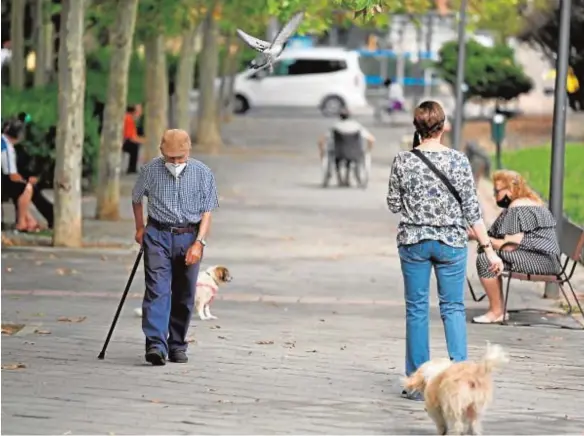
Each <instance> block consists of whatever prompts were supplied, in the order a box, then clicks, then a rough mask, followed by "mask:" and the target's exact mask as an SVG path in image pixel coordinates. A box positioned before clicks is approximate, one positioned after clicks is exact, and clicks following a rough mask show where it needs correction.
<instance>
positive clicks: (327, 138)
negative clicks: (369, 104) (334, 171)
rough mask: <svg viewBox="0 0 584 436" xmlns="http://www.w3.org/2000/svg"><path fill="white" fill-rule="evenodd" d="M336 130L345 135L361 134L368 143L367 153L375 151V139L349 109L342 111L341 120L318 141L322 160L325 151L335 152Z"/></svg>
mask: <svg viewBox="0 0 584 436" xmlns="http://www.w3.org/2000/svg"><path fill="white" fill-rule="evenodd" d="M335 130H336V131H338V132H339V133H345V134H351V133H356V132H359V133H360V134H361V138H362V139H363V140H364V141H366V142H367V147H366V148H364V150H365V151H366V152H370V151H371V150H372V149H373V144H374V143H375V137H374V136H373V135H372V134H371V133H370V132H369V130H367V129H366V128H365V127H363V125H362V124H361V123H360V122H359V121H357V120H355V119H352V118H351V115H350V113H349V111H348V110H347V109H342V110H341V112H340V113H339V120H338V121H337V122H336V123H335V124H334V125H333V126H332V127H331V129H330V130H329V131H328V132H327V133H326V134H325V135H323V136H322V137H321V138H320V139H319V141H318V149H319V151H320V158H321V159H322V158H323V156H324V153H325V151H333V150H334V147H335V145H334V144H333V139H332V138H333V135H332V132H333V131H335Z"/></svg>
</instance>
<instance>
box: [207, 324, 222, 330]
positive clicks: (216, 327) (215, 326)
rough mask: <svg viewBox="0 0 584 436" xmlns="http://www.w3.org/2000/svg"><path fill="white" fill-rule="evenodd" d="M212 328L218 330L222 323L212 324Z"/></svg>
mask: <svg viewBox="0 0 584 436" xmlns="http://www.w3.org/2000/svg"><path fill="white" fill-rule="evenodd" d="M209 328H210V329H211V330H218V329H220V328H221V326H220V325H212V326H211V327H209Z"/></svg>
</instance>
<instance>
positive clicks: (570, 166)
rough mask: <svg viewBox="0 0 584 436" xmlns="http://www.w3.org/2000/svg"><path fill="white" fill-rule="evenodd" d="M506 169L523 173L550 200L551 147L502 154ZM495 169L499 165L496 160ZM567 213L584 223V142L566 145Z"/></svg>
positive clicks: (565, 209)
mask: <svg viewBox="0 0 584 436" xmlns="http://www.w3.org/2000/svg"><path fill="white" fill-rule="evenodd" d="M502 161H503V167H504V168H508V169H511V170H515V171H517V172H519V173H521V174H522V175H523V176H524V177H525V178H526V180H527V181H528V182H529V185H530V186H531V187H532V188H533V189H535V190H536V191H537V192H538V193H540V194H541V195H543V196H544V198H545V199H546V200H547V198H548V192H549V183H550V162H551V146H550V145H547V146H543V147H534V148H525V149H522V150H515V151H507V152H503V156H502ZM493 164H494V165H493V168H496V164H495V163H494V161H493ZM564 213H565V214H566V215H567V216H568V217H569V218H570V219H571V220H573V221H574V222H575V223H577V224H584V143H572V144H566V160H565V174H564Z"/></svg>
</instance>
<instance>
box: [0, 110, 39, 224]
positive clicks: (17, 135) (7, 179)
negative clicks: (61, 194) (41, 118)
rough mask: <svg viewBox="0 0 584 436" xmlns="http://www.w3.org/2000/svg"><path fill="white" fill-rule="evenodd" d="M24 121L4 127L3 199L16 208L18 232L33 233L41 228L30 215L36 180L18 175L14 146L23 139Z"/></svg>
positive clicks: (17, 119)
mask: <svg viewBox="0 0 584 436" xmlns="http://www.w3.org/2000/svg"><path fill="white" fill-rule="evenodd" d="M23 132H24V121H23V120H21V119H19V118H13V119H10V120H8V121H7V122H6V123H5V124H4V125H3V126H2V198H7V199H10V200H12V201H13V202H14V205H15V206H16V230H18V231H21V232H32V231H38V230H40V226H39V224H38V223H37V221H36V220H35V219H34V217H33V216H32V214H31V213H30V204H31V202H32V197H33V194H34V184H35V183H36V182H37V180H36V178H34V177H30V178H29V179H28V180H26V179H25V178H24V177H22V176H21V175H20V174H19V173H18V168H17V167H16V151H15V150H14V144H16V143H17V142H18V141H20V139H22V134H23Z"/></svg>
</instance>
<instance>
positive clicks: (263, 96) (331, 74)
mask: <svg viewBox="0 0 584 436" xmlns="http://www.w3.org/2000/svg"><path fill="white" fill-rule="evenodd" d="M365 91H366V84H365V75H364V74H363V72H362V71H361V67H360V65H359V53H357V52H355V51H349V50H346V49H343V48H329V47H315V48H291V49H287V50H284V52H283V53H282V55H281V56H280V57H279V58H278V60H277V61H276V63H275V64H274V72H273V73H272V74H270V73H269V72H268V70H267V69H264V70H259V71H258V70H252V69H250V70H247V71H244V72H242V73H239V74H237V75H236V76H235V106H234V110H235V112H236V113H240V114H242V113H245V112H247V111H248V110H249V109H250V108H252V107H254V108H255V107H258V108H259V107H275V106H281V107H283V106H286V107H313V108H319V109H320V110H321V111H322V113H323V114H324V115H326V116H331V115H336V114H338V113H339V111H340V110H341V109H342V108H343V107H346V108H347V109H348V110H349V111H350V112H361V111H362V110H363V109H365V110H367V109H368V108H369V105H368V103H367V100H366V99H365Z"/></svg>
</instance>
